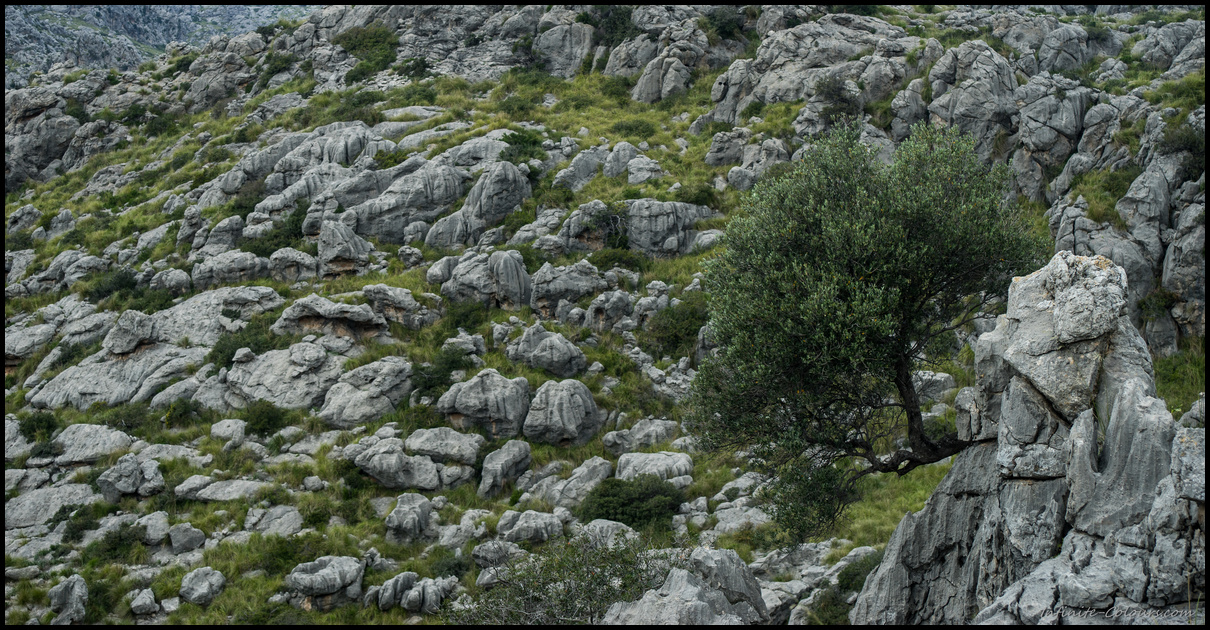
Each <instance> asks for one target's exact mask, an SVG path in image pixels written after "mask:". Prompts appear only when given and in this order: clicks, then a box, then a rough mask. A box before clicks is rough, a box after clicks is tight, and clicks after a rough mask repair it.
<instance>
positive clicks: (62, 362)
mask: <svg viewBox="0 0 1210 630" xmlns="http://www.w3.org/2000/svg"><path fill="white" fill-rule="evenodd" d="M59 349H60V350H62V352H61V353H60V354H59V356H58V358H56V359H55V360H54V362H53V363H51V364H50V368H49V370H50V371H54V370H59V369H62V368H65V367H68V366H70V365H75V364H77V363H79V362H80V360H81V359H83V358H84V357H86V356H89V355H92V354H96V353H97V351H99V350H100V349H101V342H100V340H98V341H96V342H94V343H68V344H64V343H61V344H59Z"/></svg>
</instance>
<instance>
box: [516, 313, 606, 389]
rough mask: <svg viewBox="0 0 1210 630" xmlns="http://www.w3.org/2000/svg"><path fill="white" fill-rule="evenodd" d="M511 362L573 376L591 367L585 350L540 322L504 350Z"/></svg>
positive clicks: (559, 374)
mask: <svg viewBox="0 0 1210 630" xmlns="http://www.w3.org/2000/svg"><path fill="white" fill-rule="evenodd" d="M504 354H505V356H507V357H508V360H509V361H514V362H517V363H525V364H526V365H528V366H530V367H532V368H535V369H540V370H546V371H547V372H550V373H551V374H554V375H555V376H559V377H562V378H571V377H573V376H575V375H577V374H579V373H581V372H583V371H584V370H585V369H587V368H588V359H586V358H585V357H584V351H583V350H581V349H579V348H577V347H576V345H575V344H574V343H572V342H571V341H569V340H568V339H567V337H564V336H563V335H562V334H560V333H556V332H548V331H547V330H546V329H545V328H543V327H542V324H541V323H537V324H534V325H533V326H531V327H529V328H526V329H525V332H524V333H522V334H521V336H520V337H517V339H516V340H514V341H513V342H512V343H509V344H508V346H507V347H505V349H504Z"/></svg>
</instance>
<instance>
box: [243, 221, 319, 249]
mask: <svg viewBox="0 0 1210 630" xmlns="http://www.w3.org/2000/svg"><path fill="white" fill-rule="evenodd" d="M306 218H307V213H306V211H304V210H295V211H293V212H291V213H290V215H289V216H287V217H286V218H285V220H283V221H281V222H280V223H278V224H277V225H275V226H274V227H273V229H272V230H270V231H269V233H268V234H265V235H264V236H262V237H260V238H255V239H252V240H250V241H248V242H246V243H244V244H243V249H244V251H247V252H252V253H253V254H256V255H257V256H263V257H265V258H268V257H269V256H271V255H272V254H273V252H275V251H277V250H279V249H281V248H283V247H293V246H295V245H297V244H298V242H299V241H300V240H302V238H303V233H302V225H303V220H304V219H306Z"/></svg>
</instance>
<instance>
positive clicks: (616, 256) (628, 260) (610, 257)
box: [588, 249, 651, 273]
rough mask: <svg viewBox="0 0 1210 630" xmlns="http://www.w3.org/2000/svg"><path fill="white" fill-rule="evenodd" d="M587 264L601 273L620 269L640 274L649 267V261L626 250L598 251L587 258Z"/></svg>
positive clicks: (638, 254)
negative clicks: (615, 268) (616, 268)
mask: <svg viewBox="0 0 1210 630" xmlns="http://www.w3.org/2000/svg"><path fill="white" fill-rule="evenodd" d="M588 262H590V263H592V264H593V265H594V266H596V268H597V269H600V270H601V271H609V270H610V269H613V268H614V267H622V268H624V269H629V270H631V271H637V272H639V273H642V272H644V271H647V269H648V268H650V267H651V259H650V258H647V257H646V256H644V255H642V254H640V253H638V252H632V251H630V250H628V249H600V250H597V251H595V252H593V253H592V254H591V255H589V256H588Z"/></svg>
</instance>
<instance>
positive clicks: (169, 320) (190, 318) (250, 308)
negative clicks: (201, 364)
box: [151, 286, 285, 346]
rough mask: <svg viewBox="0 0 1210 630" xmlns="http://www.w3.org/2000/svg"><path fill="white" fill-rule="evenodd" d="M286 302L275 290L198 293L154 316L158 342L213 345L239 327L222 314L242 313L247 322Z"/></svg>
mask: <svg viewBox="0 0 1210 630" xmlns="http://www.w3.org/2000/svg"><path fill="white" fill-rule="evenodd" d="M284 303H285V300H284V299H282V297H281V296H280V295H278V294H277V291H274V290H273V288H272V287H262V286H245V287H223V288H220V289H213V290H210V291H206V292H204V293H199V294H197V295H195V296H193V297H191V298H189V299H188V300H185V301H184V302H181V303H180V304H177V305H176V306H173V307H172V308H168V309H165V310H162V311H159V312H157V313H155V314H153V315H152V316H151V317H152V318H154V319H155V330H156V338H157V340H158V341H161V342H163V343H172V344H175V343H181V342H182V341H184V340H185V339H188V340H189V341H190V342H191V343H193V344H199V345H203V346H213V345H214V344H215V343H216V342H217V341H218V338H219V337H220V336H222V335H223V333H226V332H230V331H233V330H234V329H236V328H237V327H238V326H240V324H238V323H237V322H236V321H234V320H231V319H228V318H227V316H225V315H223V311H239V313H240V315H239V316H240V318H242V319H248V318H250V317H252V316H253V315H256V314H259V313H263V312H265V311H270V310H273V309H275V308H277V307H279V306H281V305H282V304H284Z"/></svg>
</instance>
